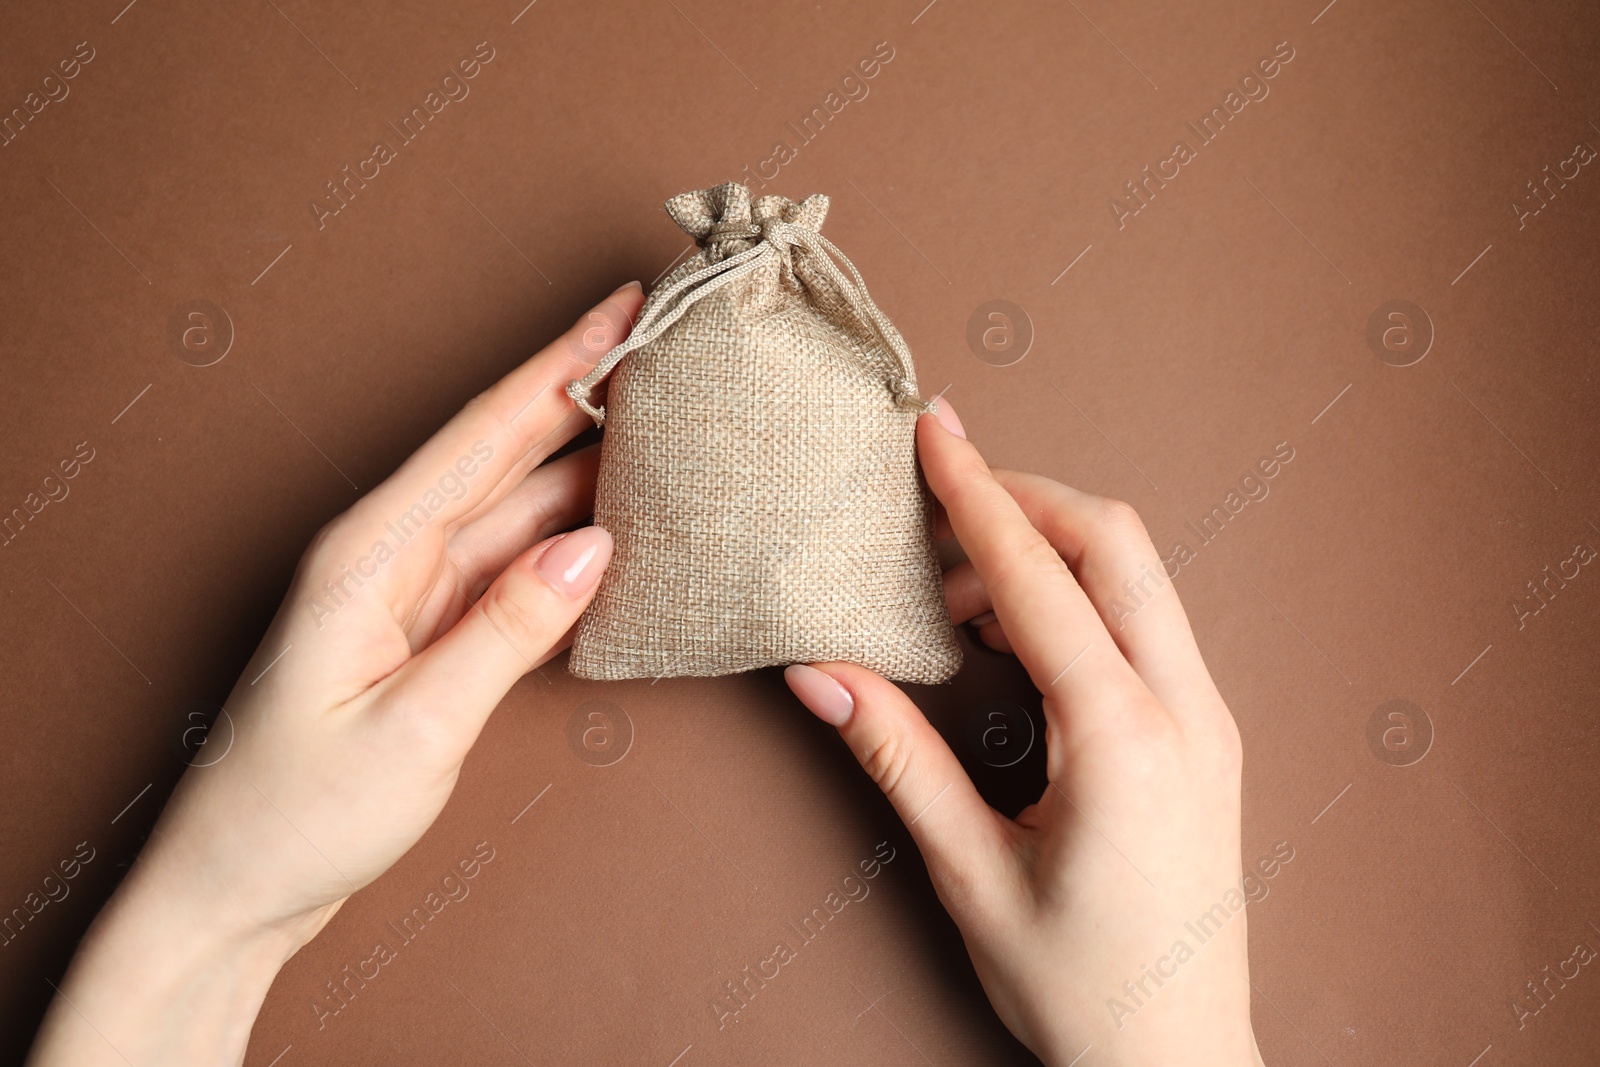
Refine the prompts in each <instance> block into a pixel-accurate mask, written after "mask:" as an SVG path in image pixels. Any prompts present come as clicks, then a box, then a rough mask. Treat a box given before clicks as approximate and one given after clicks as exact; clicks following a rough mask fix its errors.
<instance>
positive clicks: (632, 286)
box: [611, 282, 644, 296]
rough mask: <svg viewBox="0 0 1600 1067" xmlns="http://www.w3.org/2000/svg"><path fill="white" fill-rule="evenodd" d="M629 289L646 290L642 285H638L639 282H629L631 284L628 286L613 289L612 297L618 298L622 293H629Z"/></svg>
mask: <svg viewBox="0 0 1600 1067" xmlns="http://www.w3.org/2000/svg"><path fill="white" fill-rule="evenodd" d="M629 289H639V290H643V289H644V286H642V285H640V284H639V283H638V282H629V283H628V284H626V285H619V286H617V287H616V288H615V289H613V290H612V291H611V295H612V296H617V295H618V294H621V293H625V292H627V291H628V290H629Z"/></svg>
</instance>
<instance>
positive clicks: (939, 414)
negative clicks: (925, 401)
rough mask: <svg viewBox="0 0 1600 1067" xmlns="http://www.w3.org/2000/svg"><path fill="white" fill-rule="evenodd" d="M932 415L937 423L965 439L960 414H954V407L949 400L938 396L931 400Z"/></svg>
mask: <svg viewBox="0 0 1600 1067" xmlns="http://www.w3.org/2000/svg"><path fill="white" fill-rule="evenodd" d="M933 417H934V418H936V419H938V420H939V425H940V426H943V427H944V428H945V429H947V430H949V431H950V432H951V433H953V434H955V435H956V436H957V437H959V438H961V439H962V440H963V441H964V440H966V437H967V430H966V427H964V426H962V425H961V416H959V415H957V414H956V409H955V408H953V407H951V406H950V401H949V400H947V399H946V398H944V397H942V396H941V397H940V398H939V399H938V400H935V401H934V402H933Z"/></svg>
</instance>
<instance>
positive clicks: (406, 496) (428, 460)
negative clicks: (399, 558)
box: [351, 282, 644, 537]
mask: <svg viewBox="0 0 1600 1067" xmlns="http://www.w3.org/2000/svg"><path fill="white" fill-rule="evenodd" d="M643 302H644V296H643V293H642V292H641V290H640V289H639V285H638V283H637V282H631V283H629V284H628V285H626V286H623V287H622V288H621V289H619V290H617V291H616V292H615V293H612V294H611V295H610V296H608V297H606V299H605V300H604V301H602V302H601V303H600V304H599V305H598V306H597V307H595V308H594V309H593V310H592V311H590V312H589V313H588V314H587V315H585V316H584V318H583V319H581V320H579V321H578V322H577V323H576V324H575V325H573V326H572V328H571V329H569V330H568V331H567V332H566V333H565V334H563V335H562V336H561V337H560V338H558V339H557V340H556V341H555V342H553V343H552V344H550V345H547V346H546V347H545V348H544V349H543V350H542V351H540V352H539V353H538V354H537V355H535V356H534V357H533V358H532V359H530V360H528V361H527V362H526V363H524V364H522V365H521V366H520V367H518V368H517V369H515V370H513V371H512V372H511V373H510V374H508V375H506V376H505V377H504V378H502V379H501V380H500V381H499V382H496V383H495V384H494V385H493V386H491V387H490V388H489V389H488V390H486V391H485V392H483V393H481V394H479V395H478V396H477V397H474V398H473V399H472V400H471V401H470V402H469V403H468V404H467V406H466V407H464V408H462V409H461V411H460V412H459V413H457V414H456V416H455V417H454V418H452V419H451V420H450V421H449V422H448V423H446V424H445V425H444V427H443V428H442V429H440V430H439V432H438V433H436V434H434V435H433V437H431V438H430V439H429V440H428V442H427V443H426V444H424V445H423V446H422V447H421V448H420V449H418V450H417V451H416V453H415V454H414V455H412V456H411V458H409V459H408V460H406V462H405V463H404V464H402V465H401V467H400V469H399V470H398V471H396V472H395V473H394V474H393V475H391V476H390V477H389V478H388V479H386V480H385V481H384V483H383V484H382V485H380V486H378V488H377V489H375V490H373V491H372V492H371V493H370V494H368V495H367V496H366V497H364V498H363V499H362V500H361V501H360V502H359V503H357V505H356V506H355V507H354V508H352V509H351V513H352V515H353V516H357V517H359V519H361V520H363V521H364V522H365V524H366V525H368V526H371V525H372V524H374V523H376V524H377V526H379V527H382V526H383V525H384V524H386V523H388V524H394V525H396V526H397V527H398V528H399V529H400V530H401V531H402V532H403V533H405V534H406V535H407V536H408V537H409V536H414V530H417V529H428V530H431V531H441V530H443V529H444V528H446V527H449V526H451V525H452V524H455V525H459V524H460V523H463V522H469V521H471V520H472V519H473V518H475V517H476V516H477V515H478V514H480V513H481V512H482V511H484V510H487V508H489V507H492V506H493V505H494V503H496V502H497V501H498V500H499V499H501V498H502V497H504V496H505V495H506V494H507V493H509V492H510V491H511V490H512V489H514V488H515V487H516V485H517V484H518V483H519V482H520V481H521V479H522V476H523V475H524V474H525V473H526V472H527V471H528V470H530V469H531V468H533V467H534V466H536V465H537V464H538V463H539V462H540V461H541V460H543V459H544V457H545V456H548V455H549V454H550V453H552V452H554V451H555V450H556V449H557V448H559V447H561V445H563V444H565V443H566V442H567V441H568V440H570V439H571V438H572V437H573V436H574V435H576V434H577V433H578V432H579V431H581V430H583V429H584V428H585V427H587V426H589V425H591V423H590V421H589V420H588V419H587V418H586V417H585V416H584V415H583V414H582V413H581V412H579V411H578V410H577V409H576V408H575V407H574V406H573V403H572V400H571V399H570V398H569V397H568V396H567V394H566V391H565V386H566V384H567V382H568V381H570V380H571V379H573V378H574V377H581V376H582V375H584V374H587V373H588V372H589V370H590V369H591V368H592V367H593V366H594V365H595V363H597V362H598V361H599V360H600V358H601V357H602V356H604V355H605V353H606V352H609V351H610V350H611V349H612V348H613V347H615V346H616V344H617V343H618V342H619V341H621V340H623V339H624V338H625V337H627V336H628V332H629V330H630V329H631V328H632V324H633V320H634V318H635V317H636V316H637V315H638V313H639V308H640V306H641V305H642V304H643ZM436 536H437V534H436Z"/></svg>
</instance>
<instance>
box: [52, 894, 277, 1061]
mask: <svg viewBox="0 0 1600 1067" xmlns="http://www.w3.org/2000/svg"><path fill="white" fill-rule="evenodd" d="M302 940H303V937H301V936H299V935H296V934H292V933H290V932H288V931H280V930H258V929H249V928H244V927H238V928H233V929H228V928H226V924H223V923H219V922H216V921H215V919H214V917H213V916H211V915H210V914H209V912H208V910H207V909H206V908H204V907H203V906H201V902H194V901H186V900H185V899H184V898H183V897H182V896H181V895H178V894H175V893H174V892H173V891H171V890H170V889H166V888H163V887H162V886H160V885H159V884H158V880H157V879H154V878H141V877H139V876H138V868H137V867H136V868H135V872H132V873H130V876H129V879H128V881H127V882H125V883H124V885H123V887H122V888H121V889H119V890H118V891H117V893H116V895H115V896H113V898H112V900H111V902H110V903H109V904H108V905H107V906H106V908H105V910H104V911H102V912H101V914H100V916H99V917H98V918H97V919H96V920H95V922H94V924H93V925H92V926H91V927H90V929H89V932H88V934H87V935H86V936H85V937H84V939H83V943H82V945H81V946H80V948H79V950H78V953H77V955H76V956H75V957H74V958H73V961H72V964H71V966H70V967H69V968H68V970H67V974H66V976H65V978H64V979H63V980H62V982H61V984H60V987H59V991H58V994H57V995H56V997H55V999H54V1000H53V1001H52V1002H51V1005H50V1009H49V1011H48V1012H47V1014H46V1015H45V1019H44V1024H43V1026H42V1027H41V1028H40V1031H39V1036H38V1038H37V1040H36V1041H35V1043H34V1047H33V1052H32V1054H31V1056H30V1058H29V1060H28V1064H29V1067H58V1065H59V1067H67V1065H71V1067H88V1065H98V1064H107V1065H121V1067H126V1065H128V1064H135V1065H139V1067H143V1065H145V1064H156V1063H162V1064H179V1063H197V1064H198V1063H205V1064H230V1063H233V1064H236V1063H240V1062H242V1061H243V1059H244V1053H245V1046H246V1045H247V1043H248V1042H249V1038H250V1029H251V1027H252V1026H253V1025H254V1023H255V1019H256V1015H257V1013H258V1012H259V1011H260V1009H261V1004H262V1001H263V1000H264V999H265V998H266V995H267V990H268V988H269V987H270V986H271V985H272V981H273V979H274V977H276V975H277V973H278V970H279V968H281V967H282V966H283V964H284V961H285V960H287V959H288V958H289V956H291V955H292V954H293V953H294V951H295V949H296V948H298V947H299V944H300V943H301V942H302Z"/></svg>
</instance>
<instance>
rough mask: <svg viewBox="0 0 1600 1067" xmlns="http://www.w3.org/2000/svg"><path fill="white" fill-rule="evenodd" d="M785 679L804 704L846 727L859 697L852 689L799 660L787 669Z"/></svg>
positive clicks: (834, 724) (819, 715)
mask: <svg viewBox="0 0 1600 1067" xmlns="http://www.w3.org/2000/svg"><path fill="white" fill-rule="evenodd" d="M783 680H784V681H786V682H788V683H789V688H790V689H792V690H794V695H795V696H797V697H799V698H800V703H802V704H804V705H805V706H806V707H808V708H810V709H811V713H812V714H813V715H815V716H816V717H817V718H819V719H821V720H822V721H823V722H825V723H827V724H828V725H829V726H843V725H844V724H845V723H847V722H849V721H850V714H851V713H852V712H853V711H855V708H856V702H855V698H854V697H852V696H851V695H850V690H848V689H846V688H845V687H844V686H842V685H840V684H839V683H838V682H836V681H834V680H833V679H832V678H830V677H828V676H827V675H826V674H823V673H822V672H821V671H819V670H817V669H816V668H815V667H808V666H806V665H805V664H804V663H796V664H794V665H792V666H789V667H785V668H784V669H783Z"/></svg>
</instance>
